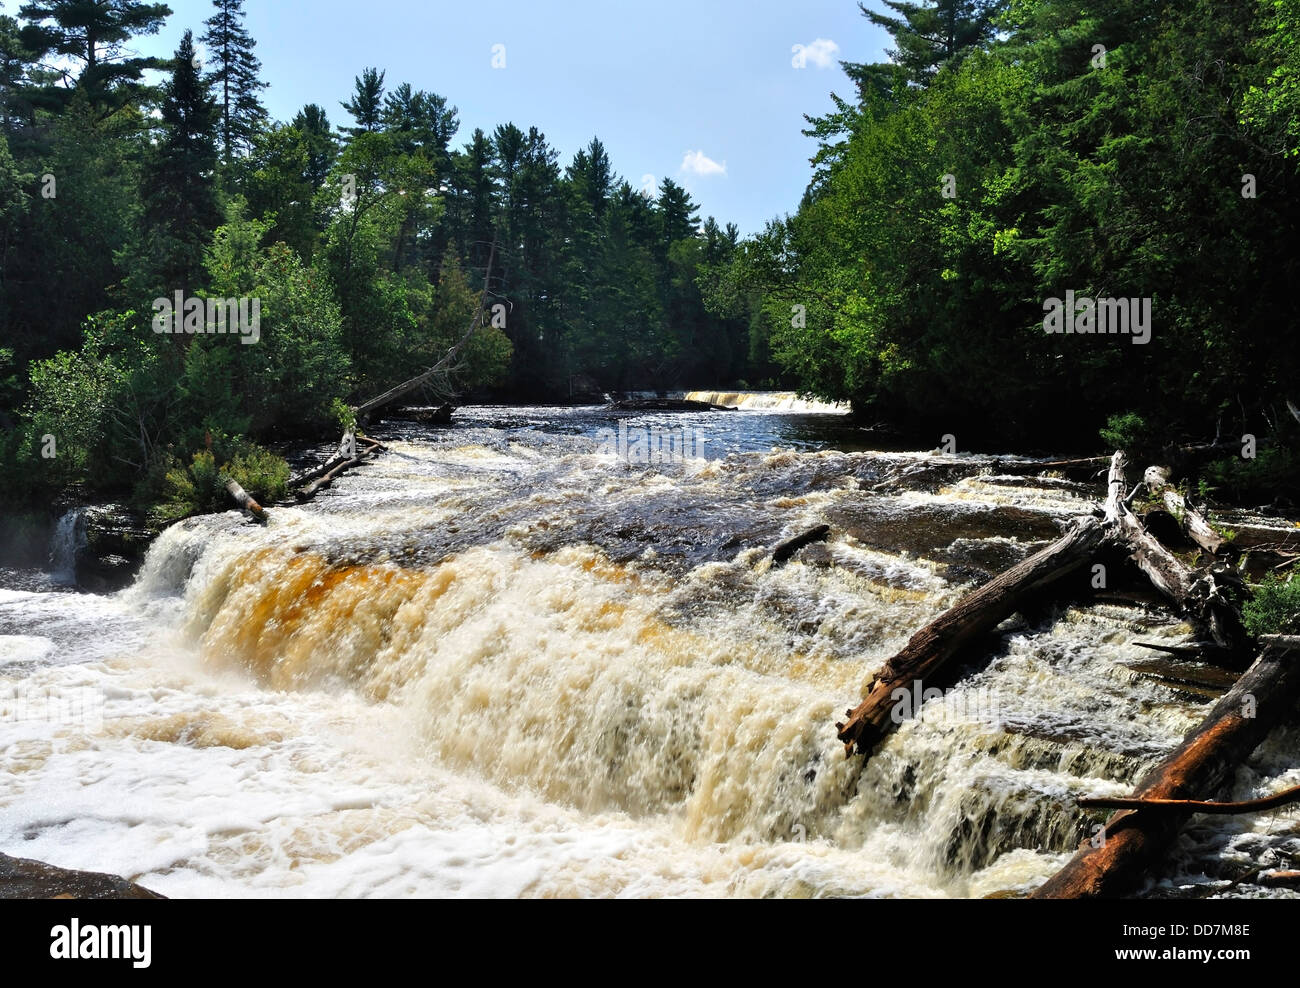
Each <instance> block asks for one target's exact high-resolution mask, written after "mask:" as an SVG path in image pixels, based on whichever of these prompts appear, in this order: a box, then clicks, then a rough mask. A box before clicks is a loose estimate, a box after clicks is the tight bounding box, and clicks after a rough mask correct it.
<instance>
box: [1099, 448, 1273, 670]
mask: <svg viewBox="0 0 1300 988" xmlns="http://www.w3.org/2000/svg"><path fill="white" fill-rule="evenodd" d="M1126 466H1127V461H1126V458H1125V456H1124V452H1123V450H1119V451H1117V452H1116V453H1115V455H1114V456H1113V457H1112V458H1111V467H1110V473H1109V476H1108V478H1107V484H1108V487H1109V495H1108V497H1107V498H1106V508H1105V515H1106V525H1107V527H1108V528H1109V529H1110V530H1111V531H1110V533H1109V537H1110V539H1111V540H1112V541H1114V542H1117V543H1119V544H1122V545H1123V546H1125V547H1126V548H1127V549H1128V550H1129V558H1130V559H1131V560H1132V561H1133V562H1134V563H1135V564H1136V565H1137V567H1138V568H1139V569H1140V570H1142V572H1143V573H1145V574H1146V576H1147V578H1148V579H1149V580H1150V581H1151V584H1152V586H1154V587H1155V588H1156V589H1157V590H1159V591H1160V592H1161V593H1162V594H1163V595H1164V596H1165V597H1167V598H1168V599H1169V600H1170V602H1171V603H1173V605H1174V606H1175V608H1177V610H1178V611H1179V613H1180V614H1182V615H1183V616H1184V617H1186V618H1187V619H1188V620H1190V621H1191V622H1192V624H1193V625H1195V626H1196V627H1197V628H1198V630H1201V631H1203V632H1206V633H1208V634H1209V636H1210V638H1211V640H1212V641H1213V642H1214V645H1215V646H1216V647H1215V649H1214V650H1213V652H1214V653H1215V654H1213V655H1211V654H1210V650H1208V649H1207V657H1213V658H1214V659H1215V660H1216V661H1221V662H1224V663H1225V664H1228V665H1233V666H1235V667H1236V668H1241V667H1242V665H1244V664H1245V662H1246V661H1249V649H1250V642H1249V638H1248V636H1247V635H1246V630H1245V628H1244V627H1243V626H1242V623H1241V617H1240V615H1239V614H1238V612H1237V607H1236V605H1235V604H1234V603H1233V601H1232V599H1231V597H1230V595H1229V594H1228V592H1227V589H1226V586H1225V583H1226V582H1227V581H1229V580H1231V579H1232V577H1231V576H1230V575H1229V574H1230V571H1228V570H1225V569H1222V568H1220V569H1218V570H1217V571H1216V570H1214V569H1205V570H1201V571H1199V572H1198V571H1194V570H1192V569H1191V567H1189V566H1188V565H1187V564H1186V563H1184V562H1182V561H1181V560H1180V559H1179V558H1178V557H1177V556H1175V555H1174V554H1173V553H1172V552H1170V551H1169V550H1168V549H1166V548H1165V547H1164V545H1163V544H1161V542H1160V540H1159V539H1157V538H1156V537H1155V536H1153V535H1152V534H1151V533H1150V532H1148V531H1147V530H1146V527H1145V526H1144V525H1143V524H1142V521H1141V519H1139V518H1138V516H1137V515H1136V514H1134V512H1133V510H1132V509H1131V508H1130V507H1129V501H1131V500H1132V497H1133V494H1136V493H1137V491H1138V490H1139V489H1140V488H1135V489H1134V491H1133V494H1130V495H1129V497H1128V498H1125V497H1124V494H1123V492H1124V489H1125V488H1126V486H1127V479H1126V476H1125V468H1126ZM1152 475H1153V471H1151V470H1148V471H1147V476H1148V478H1150V477H1151V476H1152ZM1156 476H1159V474H1156Z"/></svg>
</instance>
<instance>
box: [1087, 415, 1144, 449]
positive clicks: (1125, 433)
mask: <svg viewBox="0 0 1300 988" xmlns="http://www.w3.org/2000/svg"><path fill="white" fill-rule="evenodd" d="M1099 435H1100V436H1101V441H1102V442H1104V443H1105V444H1106V447H1107V448H1108V449H1111V450H1116V449H1122V450H1124V451H1125V452H1127V453H1128V454H1129V455H1130V456H1134V455H1139V454H1140V453H1141V452H1144V451H1146V450H1149V449H1150V447H1151V429H1150V428H1149V427H1148V425H1147V422H1146V419H1144V418H1143V417H1142V416H1141V415H1139V414H1138V413H1137V412H1124V413H1123V414H1121V415H1112V416H1110V418H1108V419H1107V420H1106V425H1105V427H1104V428H1103V429H1101V430H1100V432H1099Z"/></svg>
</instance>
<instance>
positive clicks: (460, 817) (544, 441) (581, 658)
mask: <svg viewBox="0 0 1300 988" xmlns="http://www.w3.org/2000/svg"><path fill="white" fill-rule="evenodd" d="M621 425H622V428H620V427H619V426H620V420H618V419H614V418H611V417H610V415H609V414H608V413H607V412H604V411H602V410H598V409H555V408H527V409H518V408H515V409H501V408H469V409H462V410H460V411H459V412H458V413H457V424H456V425H455V426H453V427H451V428H446V429H426V428H423V427H419V426H411V425H394V426H390V427H389V428H387V429H381V430H377V431H378V433H379V434H380V435H381V436H382V437H383V438H384V439H385V440H386V441H387V444H388V447H389V450H390V452H389V453H388V454H387V455H385V456H383V457H381V458H380V459H379V460H377V461H376V462H374V463H371V464H368V465H366V466H365V467H364V468H362V469H359V470H357V471H355V472H354V473H352V474H349V475H346V476H344V477H343V478H341V479H339V480H338V481H336V483H335V484H334V487H333V488H332V489H331V490H329V491H327V492H326V493H325V494H323V495H322V496H321V497H320V498H318V499H317V501H315V502H313V503H312V504H310V505H308V506H305V507H279V508H275V509H273V510H272V520H271V523H270V524H269V525H267V526H266V527H261V526H257V525H255V524H253V523H251V522H249V521H246V520H245V519H243V518H242V517H240V516H239V515H238V514H236V513H234V512H229V513H226V514H224V515H216V516H208V517H203V518H196V519H191V520H189V521H186V522H183V523H181V524H178V525H175V526H173V527H171V528H170V529H168V530H167V531H166V532H165V533H164V534H163V535H162V536H161V537H160V538H159V539H158V541H157V542H156V543H155V544H154V546H153V547H152V548H151V550H150V552H149V555H148V558H147V561H146V564H145V567H144V569H143V571H142V573H141V575H140V577H139V579H138V581H137V582H136V584H135V586H133V587H131V588H130V589H128V590H126V591H123V592H122V593H119V594H117V595H114V596H95V595H89V594H78V593H72V592H68V591H67V590H63V589H58V588H53V587H49V586H39V585H36V584H34V583H32V582H31V581H28V582H27V583H22V582H21V581H18V580H16V579H11V580H10V581H9V585H11V586H14V587H18V586H22V587H23V588H24V589H9V590H0V778H2V780H3V784H2V785H0V851H4V852H6V853H9V854H14V855H19V856H23V857H32V858H38V859H42V860H46V861H49V862H51V863H54V864H57V865H61V866H65V867H76V868H90V869H94V870H103V871H110V872H115V873H119V874H123V875H126V876H128V877H130V878H133V879H135V880H137V881H140V882H142V883H143V884H145V885H147V886H149V887H151V888H154V889H156V890H157V891H159V892H162V893H164V894H167V895H175V896H186V895H221V896H231V895H235V896H238V895H312V896H359V895H372V896H403V895H524V896H573V895H605V896H607V895H627V896H641V895H649V896H657V895H686V896H700V895H704V896H717V895H743V896H755V895H758V896H764V895H766V896H826V895H865V896H981V895H988V894H1006V893H1013V894H1014V893H1022V892H1024V891H1026V890H1028V889H1031V888H1032V887H1033V886H1034V885H1036V884H1037V883H1039V882H1041V881H1042V880H1043V879H1045V878H1046V877H1047V876H1048V875H1050V874H1051V873H1052V872H1053V871H1054V870H1055V869H1056V868H1057V867H1058V866H1059V865H1060V864H1061V863H1062V862H1063V861H1064V860H1065V859H1066V858H1067V857H1068V855H1069V853H1070V851H1071V849H1072V848H1073V846H1074V845H1075V844H1077V842H1078V841H1079V840H1080V839H1082V838H1085V837H1087V836H1089V835H1090V833H1091V827H1092V823H1093V820H1092V819H1090V818H1088V817H1086V816H1084V815H1083V814H1082V813H1081V812H1080V811H1078V810H1077V809H1076V808H1075V807H1073V806H1072V804H1071V803H1070V801H1069V797H1070V795H1071V794H1078V793H1093V794H1122V793H1125V792H1127V789H1128V784H1129V783H1130V782H1131V780H1132V779H1133V777H1134V776H1135V775H1137V774H1139V773H1140V772H1141V771H1142V770H1143V769H1144V768H1145V767H1147V766H1149V765H1150V764H1152V762H1153V761H1154V760H1156V759H1158V758H1159V757H1160V756H1161V754H1162V753H1164V752H1165V751H1167V750H1168V749H1169V748H1170V747H1171V746H1172V745H1173V744H1175V743H1176V742H1177V740H1178V739H1179V738H1180V737H1181V735H1182V734H1183V733H1184V732H1185V731H1186V730H1187V729H1189V728H1190V727H1191V726H1193V725H1194V724H1195V723H1196V721H1197V720H1198V719H1199V717H1200V714H1201V711H1202V709H1203V705H1204V704H1205V703H1206V702H1208V701H1209V700H1210V699H1212V698H1213V697H1214V696H1216V695H1218V694H1219V693H1221V692H1222V690H1223V689H1224V688H1225V686H1226V683H1225V681H1224V679H1223V677H1222V676H1219V675H1216V674H1215V673H1214V671H1213V670H1210V669H1206V668H1204V667H1199V666H1193V665H1188V664H1184V665H1179V664H1171V663H1164V662H1157V661H1153V659H1152V653H1151V652H1148V651H1146V650H1143V649H1141V648H1139V647H1136V646H1134V645H1133V641H1134V640H1135V639H1146V640H1157V641H1159V640H1178V639H1179V638H1180V637H1181V636H1182V635H1183V634H1184V633H1185V632H1186V629H1185V628H1183V627H1181V626H1179V625H1177V624H1174V623H1172V622H1169V621H1167V620H1164V619H1162V618H1160V617H1158V616H1157V615H1155V614H1152V613H1147V612H1145V611H1143V610H1141V609H1139V608H1137V607H1135V606H1132V605H1128V604H1124V603H1094V604H1091V605H1087V606H1083V605H1080V606H1075V607H1070V608H1063V609H1059V610H1056V611H1053V612H1051V613H1043V614H1036V615H1031V616H1030V617H1028V618H1026V619H1016V620H1013V621H1012V622H1009V623H1008V624H1007V625H1005V626H1004V627H1003V628H1002V629H1000V632H1001V633H1000V635H999V636H998V637H997V638H996V639H994V641H993V642H992V644H991V646H990V648H989V649H988V654H986V655H984V656H981V657H976V659H974V660H973V664H972V665H971V666H969V667H968V668H967V669H965V670H964V673H963V675H961V676H960V677H958V678H957V680H956V683H955V685H952V686H951V688H950V689H948V691H947V693H946V694H945V696H944V697H943V698H942V699H940V700H932V701H931V702H930V703H929V704H927V705H926V706H925V707H924V708H923V711H922V716H921V717H919V718H916V719H913V720H909V721H907V722H906V723H904V724H902V725H901V727H900V729H899V730H898V731H896V732H895V733H894V734H893V735H891V736H890V737H889V739H888V740H887V741H885V743H884V744H883V745H882V746H881V747H880V749H879V750H878V751H877V753H876V754H875V756H874V757H872V758H871V759H870V760H869V761H866V762H865V763H864V762H863V761H862V760H861V759H857V758H855V759H852V760H846V759H845V757H844V753H843V748H842V746H841V745H840V744H839V742H838V741H837V740H836V738H835V730H834V726H833V722H834V721H835V720H836V719H837V718H838V717H840V716H842V713H843V710H844V709H845V708H846V707H847V706H851V705H853V704H854V703H856V702H857V700H858V699H859V698H860V696H861V693H862V688H863V685H864V684H865V682H866V681H867V680H868V679H869V678H870V674H871V673H872V672H873V671H874V670H875V669H876V668H877V667H878V666H879V664H880V663H881V662H883V661H884V660H885V659H886V658H888V657H889V656H890V655H891V654H892V653H893V652H895V651H896V650H897V649H898V648H899V647H900V646H901V645H902V644H903V643H904V642H905V641H906V640H907V638H908V637H909V636H910V634H911V633H912V632H913V631H914V630H915V629H916V628H918V627H920V626H921V625H922V624H923V623H925V622H926V621H927V620H929V619H930V618H932V617H934V616H935V615H937V614H938V613H940V612H941V611H942V610H943V609H944V608H945V607H946V606H948V605H950V604H951V603H952V602H953V601H954V600H955V599H956V598H957V597H958V596H960V594H961V593H962V592H963V590H964V589H966V588H968V587H969V586H970V585H971V583H972V582H974V581H977V580H980V579H983V578H986V577H987V576H988V575H989V574H990V573H993V572H997V571H998V570H1000V569H1002V568H1004V567H1005V566H1007V565H1009V564H1011V563H1013V562H1015V561H1016V560H1018V559H1020V558H1023V557H1024V556H1025V555H1026V554H1027V553H1028V552H1030V551H1032V549H1033V548H1034V547H1035V546H1036V545H1038V544H1041V542H1042V541H1044V540H1046V539H1050V538H1053V537H1054V536H1055V534H1056V531H1057V528H1056V522H1057V521H1058V520H1060V519H1064V518H1068V517H1069V516H1071V515H1073V514H1077V513H1080V512H1082V511H1085V510H1087V508H1088V504H1089V499H1090V498H1091V497H1093V496H1094V495H1095V491H1094V490H1093V489H1091V488H1089V487H1086V486H1083V485H1080V484H1076V483H1073V482H1070V481H1067V480H1063V479H1057V478H1052V477H1050V476H1040V477H1033V476H1031V477H1028V478H1027V477H1024V476H1005V475H1000V474H998V473H997V472H996V471H995V470H993V468H992V467H993V461H992V460H990V459H988V458H983V457H976V456H945V455H941V454H938V453H872V452H861V451H860V452H849V451H848V450H853V449H856V448H859V447H860V446H861V445H862V439H863V438H864V437H863V435H862V434H861V433H858V432H857V431H856V430H855V429H854V428H853V427H852V426H851V425H850V424H849V423H848V422H847V420H846V419H844V418H843V417H840V416H832V415H813V414H778V413H775V412H771V411H737V412H719V413H709V414H663V415H656V416H635V415H634V416H625V417H623V418H622V420H621ZM683 437H685V438H687V439H689V440H690V441H691V445H687V446H683V444H682V443H679V442H678V440H681V439H683ZM700 440H703V442H702V444H701V443H700ZM674 443H677V445H674ZM775 447H779V448H775ZM682 448H687V449H689V450H692V451H696V452H698V453H699V454H700V455H699V456H695V457H692V458H689V459H682V458H680V457H679V458H675V459H674V458H673V457H672V456H670V455H667V454H666V453H665V452H664V451H671V450H674V449H676V450H680V449H682ZM822 522H825V523H828V524H830V526H831V528H832V538H831V540H830V541H829V542H827V543H825V544H820V545H814V546H811V547H809V548H808V549H805V550H804V551H803V552H802V553H801V554H800V555H799V556H798V557H796V559H795V560H793V561H792V562H790V563H789V564H787V565H786V566H784V567H780V568H772V567H771V565H770V562H769V560H768V558H767V550H768V549H769V548H770V547H771V546H772V545H774V544H776V543H777V542H779V541H781V540H782V539H783V538H786V537H788V536H790V535H792V534H794V533H796V532H799V531H802V530H803V529H805V528H807V527H811V526H812V525H815V524H818V523H822ZM11 576H12V574H11ZM935 685H936V686H948V685H949V684H947V683H941V684H935ZM1296 741H1297V731H1296V729H1295V728H1292V729H1290V730H1289V731H1284V732H1279V733H1277V734H1275V735H1274V738H1273V739H1272V740H1270V742H1269V743H1268V744H1267V745H1266V746H1264V748H1262V749H1261V751H1260V752H1258V753H1257V755H1256V757H1255V758H1254V759H1253V760H1252V762H1251V765H1250V768H1249V769H1248V770H1243V771H1242V773H1241V774H1240V777H1239V779H1238V784H1237V792H1238V794H1239V796H1240V797H1242V798H1245V797H1249V796H1253V795H1256V794H1259V793H1263V792H1266V791H1271V790H1273V789H1274V788H1276V787H1278V786H1280V785H1295V784H1297V783H1300V772H1297V771H1296V770H1295V769H1292V768H1290V767H1289V766H1290V765H1291V764H1293V763H1294V757H1293V753H1294V750H1295V747H1296ZM1297 852H1300V829H1298V827H1297V816H1296V811H1295V810H1294V809H1292V810H1290V811H1288V810H1282V811H1278V812H1276V813H1273V814H1268V815H1262V816H1252V817H1238V818H1218V819H1209V820H1207V819H1205V818H1199V820H1198V822H1197V823H1195V824H1194V825H1193V826H1192V827H1191V828H1189V830H1188V832H1187V837H1186V839H1185V840H1184V842H1183V844H1182V845H1181V847H1180V850H1179V853H1178V855H1177V857H1176V859H1175V863H1174V867H1173V870H1172V872H1171V874H1170V875H1169V876H1166V878H1165V880H1164V888H1165V889H1166V890H1170V889H1173V888H1175V887H1177V886H1179V885H1182V884H1187V883H1191V882H1193V881H1201V882H1204V881H1205V878H1204V876H1205V875H1207V874H1208V875H1210V876H1212V877H1213V876H1228V877H1233V876H1235V875H1237V874H1239V873H1240V872H1242V871H1244V870H1245V869H1246V866H1248V865H1249V864H1250V863H1251V862H1252V861H1260V860H1266V859H1267V856H1268V855H1272V856H1274V859H1275V860H1278V861H1280V862H1284V861H1285V860H1287V859H1288V856H1294V855H1296V854H1297ZM1198 876H1200V877H1199V878H1198ZM1249 889H1250V887H1249V886H1239V887H1238V889H1237V892H1238V893H1240V894H1247V892H1248V891H1249ZM1243 890H1246V891H1243ZM1271 894H1274V895H1286V894H1289V893H1284V892H1273V893H1271Z"/></svg>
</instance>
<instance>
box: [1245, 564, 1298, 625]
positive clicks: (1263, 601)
mask: <svg viewBox="0 0 1300 988" xmlns="http://www.w3.org/2000/svg"><path fill="white" fill-rule="evenodd" d="M1242 617H1243V618H1244V619H1245V622H1246V630H1247V631H1249V632H1250V633H1251V634H1252V635H1270V634H1272V635H1294V634H1300V580H1296V579H1294V578H1292V579H1287V580H1282V579H1279V578H1278V577H1276V576H1274V575H1273V574H1272V573H1270V574H1269V575H1268V576H1266V577H1264V579H1263V581H1262V582H1261V583H1259V585H1258V586H1256V587H1255V595H1254V597H1252V598H1251V599H1250V600H1249V601H1248V602H1247V603H1246V606H1245V607H1243V608H1242Z"/></svg>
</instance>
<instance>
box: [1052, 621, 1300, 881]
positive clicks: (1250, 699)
mask: <svg viewBox="0 0 1300 988" xmlns="http://www.w3.org/2000/svg"><path fill="white" fill-rule="evenodd" d="M1296 659H1297V657H1296V654H1295V653H1294V651H1293V650H1292V649H1291V648H1288V647H1280V646H1276V645H1270V646H1268V647H1267V648H1265V650H1264V651H1263V653H1262V654H1261V655H1260V656H1259V658H1258V659H1257V660H1256V661H1255V663H1254V665H1252V666H1251V667H1250V669H1249V670H1247V671H1246V672H1245V673H1244V674H1243V675H1242V676H1241V678H1240V679H1238V680H1237V682H1236V684H1235V685H1234V686H1233V687H1232V689H1230V690H1229V691H1228V692H1227V693H1226V694H1225V695H1224V696H1223V698H1222V699H1221V700H1219V702H1218V703H1216V704H1215V705H1214V707H1213V709H1211V711H1210V713H1209V714H1208V715H1207V716H1206V717H1205V719H1204V720H1203V721H1201V723H1200V725H1198V726H1197V727H1196V728H1195V729H1193V730H1192V731H1191V732H1189V733H1188V735H1187V737H1186V738H1184V740H1183V743H1182V744H1180V745H1179V746H1178V747H1177V748H1176V749H1175V750H1174V751H1173V752H1171V753H1170V754H1169V755H1168V756H1167V757H1166V758H1164V759H1163V760H1162V761H1161V762H1160V763H1159V764H1158V765H1156V766H1155V768H1153V769H1151V771H1150V772H1148V773H1147V774H1146V775H1145V776H1144V777H1143V778H1142V780H1141V781H1140V782H1139V783H1138V785H1137V787H1136V789H1135V791H1134V798H1137V799H1198V798H1199V799H1204V798H1205V797H1207V796H1222V795H1224V794H1225V793H1226V792H1227V790H1228V788H1229V786H1230V785H1231V783H1232V779H1233V776H1234V773H1235V770H1236V767H1237V766H1238V765H1239V764H1240V763H1241V762H1242V761H1244V760H1245V759H1246V758H1248V757H1249V756H1250V754H1251V752H1253V751H1254V750H1255V748H1256V747H1258V746H1259V744H1260V742H1261V741H1263V740H1264V738H1265V737H1266V736H1267V735H1268V733H1269V730H1270V729H1271V728H1272V727H1273V725H1274V724H1276V723H1277V722H1278V721H1279V720H1281V719H1282V718H1283V717H1285V716H1286V715H1287V714H1288V713H1289V712H1290V711H1291V709H1292V707H1293V706H1294V705H1295V702H1296V700H1297V698H1300V661H1297V660H1296ZM1191 812H1192V811H1191V810H1187V809H1179V808H1176V807H1175V808H1168V809H1160V810H1152V809H1150V808H1146V809H1136V810H1121V811H1120V812H1119V813H1116V814H1114V815H1113V816H1112V817H1111V818H1110V819H1109V820H1107V821H1106V824H1105V827H1104V828H1103V830H1102V831H1101V833H1100V835H1099V836H1100V837H1101V838H1102V839H1101V840H1098V841H1095V843H1094V840H1095V839H1092V838H1085V839H1084V841H1083V842H1082V843H1081V845H1080V848H1079V850H1078V852H1077V853H1076V854H1075V855H1074V857H1072V858H1071V859H1070V860H1069V862H1067V863H1066V865H1065V867H1063V868H1062V869H1061V870H1060V871H1059V872H1057V873H1056V874H1055V875H1054V876H1052V877H1051V878H1049V879H1048V880H1047V881H1046V882H1044V883H1043V884H1042V885H1041V886H1039V888H1038V889H1037V890H1035V891H1034V893H1033V894H1032V895H1031V896H1030V898H1031V899H1083V898H1108V897H1114V896H1121V895H1126V894H1128V893H1130V892H1132V891H1134V890H1135V889H1136V888H1137V887H1138V886H1139V885H1140V884H1141V883H1142V882H1143V880H1144V879H1146V878H1147V877H1148V875H1149V873H1150V871H1151V869H1153V868H1154V867H1155V866H1156V865H1157V864H1158V863H1159V862H1160V860H1161V858H1162V857H1163V856H1164V854H1165V853H1166V851H1168V849H1169V847H1170V845H1171V844H1172V843H1173V842H1174V840H1175V839H1176V838H1177V836H1178V831H1179V830H1180V829H1181V827H1182V826H1183V824H1184V823H1185V822H1186V821H1187V819H1188V817H1189V816H1190V815H1191Z"/></svg>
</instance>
